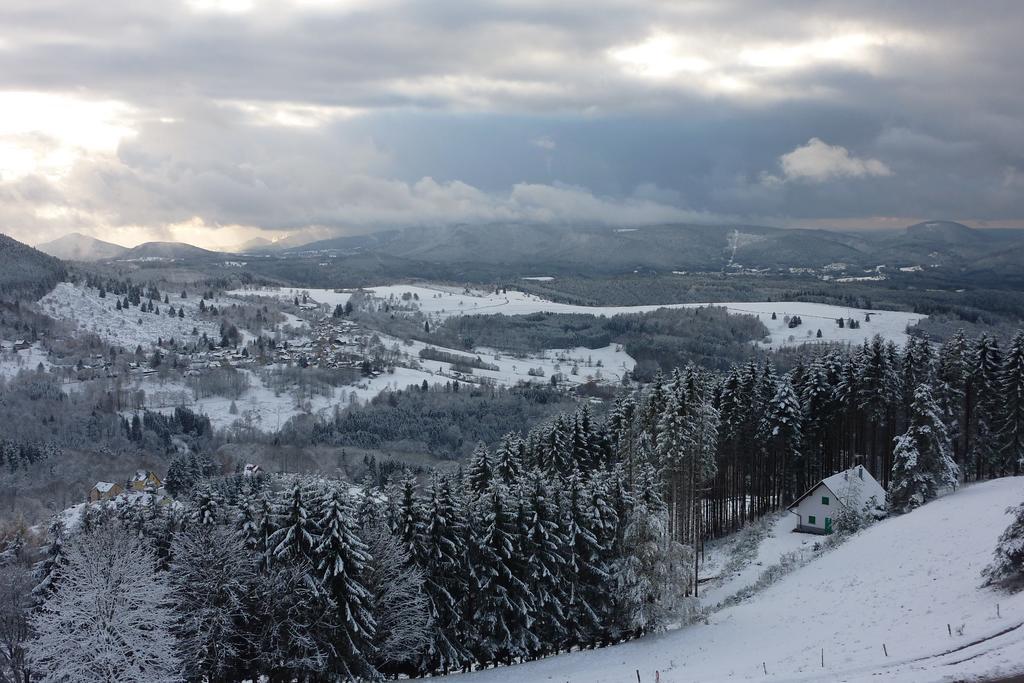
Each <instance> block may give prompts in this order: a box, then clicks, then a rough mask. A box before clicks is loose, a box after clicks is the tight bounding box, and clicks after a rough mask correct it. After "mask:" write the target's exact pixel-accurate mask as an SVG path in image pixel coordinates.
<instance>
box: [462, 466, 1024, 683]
mask: <svg viewBox="0 0 1024 683" xmlns="http://www.w3.org/2000/svg"><path fill="white" fill-rule="evenodd" d="M1021 500H1024V477H1015V478H1007V479H1000V480H996V481H992V482H986V483H982V484H976V485H973V486H969V487H967V488H965V489H962V490H961V491H958V492H957V493H954V494H951V495H949V496H946V497H945V498H942V499H940V500H937V501H934V502H932V503H929V504H928V505H925V506H924V507H922V508H920V509H918V510H916V511H914V512H912V513H910V514H908V515H904V516H901V517H896V518H893V519H889V520H885V521H883V522H880V523H878V524H876V525H875V526H873V527H871V528H870V529H868V530H867V531H865V532H863V533H862V534H860V535H858V536H856V537H854V538H853V539H851V540H850V541H848V542H847V543H845V544H843V545H841V546H839V547H838V548H836V549H835V550H833V551H832V552H829V553H827V554H825V555H823V556H821V557H820V558H818V559H817V560H814V561H813V562H811V563H810V564H808V565H806V566H804V567H802V568H800V569H798V570H796V571H795V572H793V573H792V574H790V575H788V576H786V577H785V578H783V579H782V580H780V581H779V582H778V583H775V584H774V585H772V586H770V587H769V588H767V589H765V590H764V591H763V592H761V593H760V594H757V595H755V596H754V597H752V598H750V599H749V601H747V602H745V603H742V604H739V605H737V606H734V607H730V608H726V609H723V610H721V611H719V612H716V613H714V614H712V615H711V619H710V624H709V625H694V626H689V627H686V628H683V629H681V630H678V631H673V632H670V633H665V634H660V635H656V636H651V637H648V638H643V639H641V640H638V641H634V642H631V643H626V644H623V645H618V646H615V647H610V648H605V649H602V650H593V651H587V652H577V653H572V654H568V655H561V656H557V657H552V658H549V659H546V660H542V661H538V662H531V663H527V664H521V665H518V666H513V667H504V668H498V669H490V670H487V671H482V672H477V673H473V674H466V675H460V676H458V677H456V678H455V680H458V681H460V682H461V681H465V682H466V683H506V682H507V683H513V682H514V683H522V682H523V681H557V682H559V683H562V682H569V683H576V682H580V683H584V682H586V683H625V682H628V681H635V680H636V673H635V672H636V671H637V670H639V671H640V680H641V681H642V683H652V682H653V681H655V672H658V676H659V680H660V681H661V682H662V683H681V682H682V681H725V680H759V681H764V680H771V681H797V680H799V681H815V680H829V681H882V680H899V681H944V680H949V681H959V680H980V679H982V678H998V677H1000V676H1006V675H1009V674H1011V673H1024V626H1021V627H1019V628H1014V627H1018V626H1019V625H1020V624H1021V623H1022V622H1024V593H1022V594H1018V595H1012V596H1011V595H1007V594H1005V593H1002V592H999V591H995V590H992V589H988V588H979V584H980V582H981V578H980V576H979V572H980V571H981V568H982V567H983V566H984V565H985V564H987V563H988V561H989V559H990V557H991V555H992V550H993V548H994V547H995V544H996V539H997V537H998V536H999V534H1000V533H1001V532H1002V530H1003V529H1004V528H1005V526H1006V525H1007V524H1008V523H1009V518H1008V517H1007V516H1006V515H1005V513H1004V510H1005V508H1006V507H1007V506H1009V505H1011V504H1017V503H1019V502H1021ZM997 603H998V604H999V610H1000V614H1001V616H997V614H996V604H997ZM947 624H948V625H949V627H950V629H951V630H952V635H950V634H949V631H947ZM1008 629H1010V630H1008ZM883 643H884V644H885V647H886V649H887V651H888V656H887V655H886V654H885V652H883V649H882V645H883ZM823 649H824V662H825V664H824V667H822V650H823ZM766 672H767V673H766Z"/></svg>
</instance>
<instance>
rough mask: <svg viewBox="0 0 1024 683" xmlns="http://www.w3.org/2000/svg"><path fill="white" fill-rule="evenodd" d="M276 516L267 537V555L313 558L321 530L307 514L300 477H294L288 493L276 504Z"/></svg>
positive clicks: (311, 559) (293, 560) (278, 557)
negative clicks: (274, 527) (272, 528)
mask: <svg viewBox="0 0 1024 683" xmlns="http://www.w3.org/2000/svg"><path fill="white" fill-rule="evenodd" d="M277 518H278V523H277V530H276V531H274V533H273V534H272V535H271V537H270V539H269V543H270V549H271V550H270V555H271V556H272V557H273V558H274V559H275V560H278V559H279V560H285V561H291V562H303V561H310V562H312V561H313V560H314V558H315V557H316V556H315V554H314V549H315V548H316V547H317V543H318V540H319V535H320V530H319V529H318V527H317V525H316V520H315V519H313V518H312V515H311V514H310V509H309V507H308V503H307V500H306V491H305V490H304V487H303V485H302V482H301V481H298V480H296V482H295V484H294V485H293V486H292V491H291V495H290V496H288V497H287V498H286V500H285V501H283V502H282V503H281V504H280V505H279V506H278V511H277Z"/></svg>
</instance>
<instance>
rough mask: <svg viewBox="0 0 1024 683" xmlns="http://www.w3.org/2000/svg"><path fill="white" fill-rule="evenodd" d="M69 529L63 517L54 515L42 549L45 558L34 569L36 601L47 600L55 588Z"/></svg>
mask: <svg viewBox="0 0 1024 683" xmlns="http://www.w3.org/2000/svg"><path fill="white" fill-rule="evenodd" d="M67 536H68V533H67V528H66V527H65V525H64V519H63V517H62V516H61V515H54V517H53V519H52V520H51V521H50V526H49V527H48V529H47V534H46V540H47V543H46V545H45V546H43V547H42V548H41V550H42V553H43V557H42V559H41V560H39V562H38V563H37V564H36V566H35V567H33V573H34V579H35V582H36V583H35V586H34V587H33V589H32V595H33V596H35V598H36V599H42V598H47V597H49V596H50V594H51V593H53V590H54V588H55V584H54V579H55V577H56V575H57V570H58V569H59V567H60V564H61V561H62V560H63V557H64V546H65V544H66V543H67Z"/></svg>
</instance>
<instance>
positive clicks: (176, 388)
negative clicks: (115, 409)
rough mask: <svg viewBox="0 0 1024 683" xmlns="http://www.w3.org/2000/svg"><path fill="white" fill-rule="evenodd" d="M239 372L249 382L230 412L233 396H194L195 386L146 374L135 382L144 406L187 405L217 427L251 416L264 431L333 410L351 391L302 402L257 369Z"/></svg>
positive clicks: (166, 409) (160, 409)
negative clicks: (268, 383) (270, 384)
mask: <svg viewBox="0 0 1024 683" xmlns="http://www.w3.org/2000/svg"><path fill="white" fill-rule="evenodd" d="M239 372H244V373H246V374H247V375H248V376H249V382H250V384H249V388H248V389H246V391H245V393H243V394H242V396H241V397H240V398H238V399H236V400H235V401H234V404H235V408H236V409H237V410H238V412H237V413H236V414H232V413H231V403H232V400H231V399H230V398H226V397H224V396H208V397H204V398H199V399H195V398H193V396H194V395H193V393H192V390H191V389H189V388H188V386H186V385H185V384H184V383H183V382H181V381H163V380H160V379H159V378H157V377H146V378H143V379H141V380H139V381H138V382H137V383H136V385H135V386H137V387H138V388H140V389H143V390H144V391H145V392H146V402H145V406H146V408H148V409H149V410H155V411H158V412H162V413H167V414H170V413H173V412H174V409H175V408H176V407H177V406H186V407H189V408H191V409H192V410H194V411H196V412H199V413H204V414H206V415H208V416H209V418H210V422H211V423H212V424H213V426H214V427H215V428H217V429H224V428H226V427H230V426H231V425H232V424H234V423H235V421H236V420H243V421H245V420H246V418H248V419H249V420H250V421H251V422H252V425H253V426H254V427H256V428H258V429H260V430H262V431H277V429H278V428H279V427H280V426H281V425H283V424H284V423H285V422H287V421H288V420H290V419H291V418H292V417H294V416H296V415H300V414H303V413H307V412H308V413H326V412H330V411H331V410H333V409H334V405H335V404H336V403H338V402H339V401H341V400H342V398H341V396H342V393H344V395H345V396H346V397H347V395H348V393H347V392H348V388H347V387H346V388H341V389H337V390H335V392H334V394H332V395H331V396H313V397H312V398H303V399H302V405H300V404H299V402H298V401H296V399H295V396H294V395H293V394H292V393H291V392H288V391H283V392H281V393H280V394H277V393H275V392H274V390H273V389H270V388H269V387H267V386H265V385H264V384H263V382H262V381H261V380H260V377H259V375H257V374H256V373H254V372H251V371H249V370H240V371H239ZM307 409H308V410H307ZM130 412H131V411H128V412H127V413H126V414H130Z"/></svg>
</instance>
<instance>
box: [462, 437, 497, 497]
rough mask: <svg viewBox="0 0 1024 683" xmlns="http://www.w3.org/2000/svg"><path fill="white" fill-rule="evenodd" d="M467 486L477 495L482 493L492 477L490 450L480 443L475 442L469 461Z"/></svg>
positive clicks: (492, 466)
mask: <svg viewBox="0 0 1024 683" xmlns="http://www.w3.org/2000/svg"><path fill="white" fill-rule="evenodd" d="M468 475H469V488H470V490H471V491H472V492H473V493H474V494H476V495H477V496H480V495H483V493H484V491H486V490H487V487H488V486H490V484H491V480H492V479H493V478H494V465H493V463H492V462H491V452H490V451H489V450H488V449H487V446H485V445H484V444H482V443H479V444H477V446H476V449H475V450H474V451H473V456H472V460H471V461H470V463H469V472H468Z"/></svg>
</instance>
